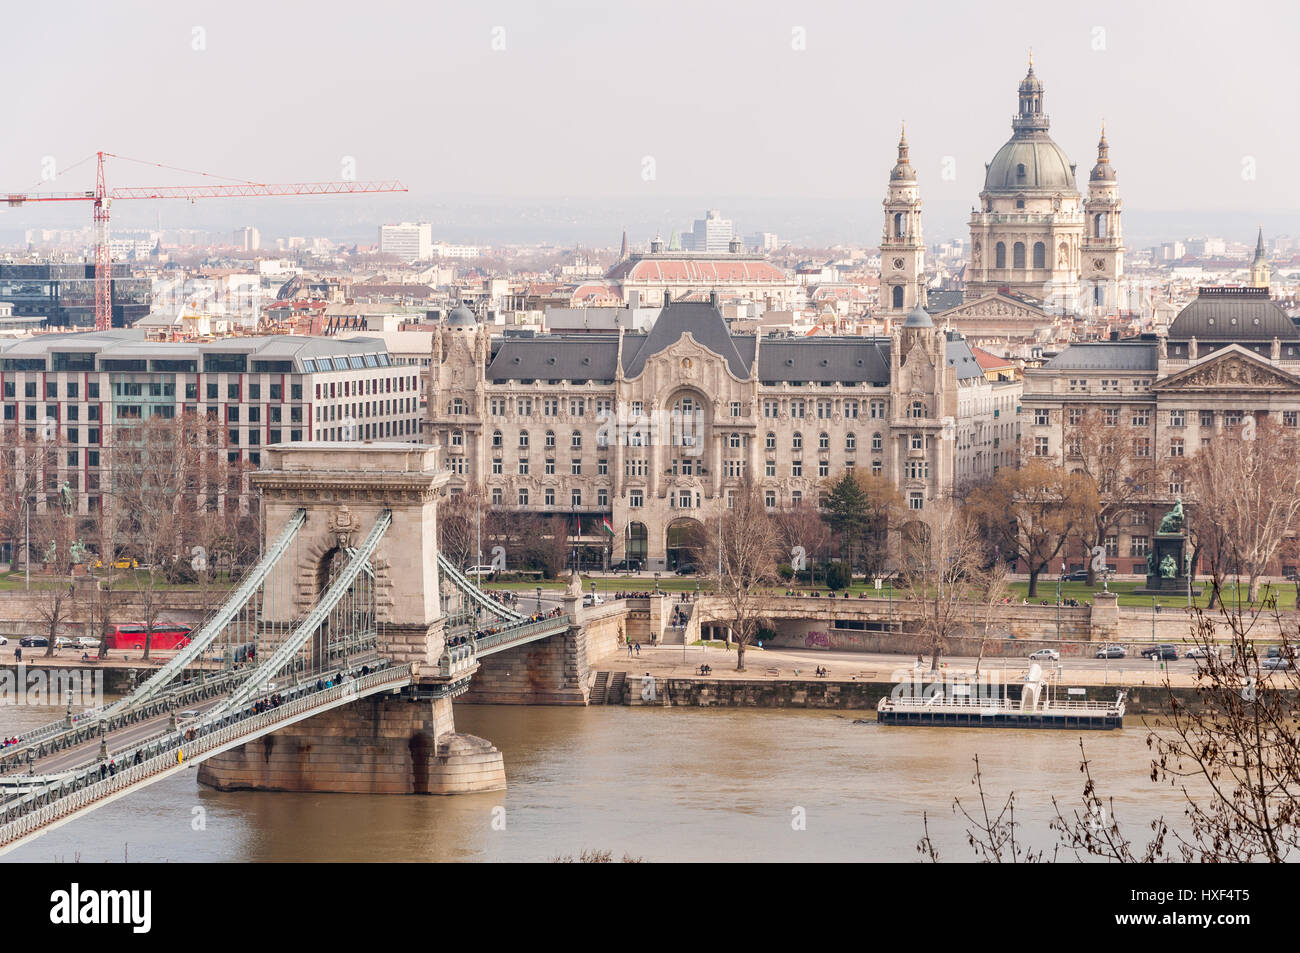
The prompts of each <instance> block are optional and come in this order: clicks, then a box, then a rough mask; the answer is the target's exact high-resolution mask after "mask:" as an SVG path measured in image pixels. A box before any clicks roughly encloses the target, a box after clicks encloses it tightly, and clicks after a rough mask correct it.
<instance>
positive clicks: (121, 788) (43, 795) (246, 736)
mask: <svg viewBox="0 0 1300 953" xmlns="http://www.w3.org/2000/svg"><path fill="white" fill-rule="evenodd" d="M410 683H411V669H410V666H396V667H392V668H385V669H381V670H380V671H377V672H371V673H369V674H367V675H363V676H361V677H360V678H354V679H345V680H343V681H340V682H337V683H335V684H334V685H333V686H331V687H329V688H323V689H316V688H315V687H314V686H310V685H309V686H303V689H304V690H303V691H302V692H301V693H300V694H299V695H298V696H297V697H295V698H290V699H289V700H287V701H286V702H284V703H283V704H282V705H280V706H278V707H274V708H268V709H266V710H264V711H261V712H259V713H256V714H254V713H253V712H252V711H251V709H241V710H240V711H238V712H234V713H231V714H229V715H227V716H225V717H223V718H222V719H220V721H218V722H214V723H212V724H204V723H203V722H202V720H201V719H200V720H199V721H198V722H197V723H196V727H195V737H194V738H192V739H189V740H187V739H186V738H185V732H184V731H183V730H178V731H176V732H171V733H167V734H165V735H163V736H161V737H158V736H155V739H154V740H153V742H152V743H151V744H150V746H149V747H150V754H149V756H148V757H146V758H144V759H143V760H142V761H141V763H140V764H131V765H129V766H128V765H124V766H123V767H122V768H120V769H119V770H118V771H117V773H116V774H114V775H110V776H108V777H106V778H103V779H102V780H98V781H95V780H88V779H86V778H80V779H78V780H76V781H73V782H70V783H67V784H63V785H57V786H56V785H49V786H47V788H46V789H45V790H44V791H43V792H33V793H31V794H28V795H25V796H23V797H15V798H11V799H10V800H9V801H7V802H6V803H5V804H4V805H3V806H0V854H3V853H6V852H8V851H10V850H12V849H13V848H15V847H17V846H19V845H21V844H24V843H26V842H28V841H30V840H33V839H34V838H36V837H39V836H40V835H41V834H44V833H45V832H46V831H50V830H53V829H54V828H56V827H59V826H61V825H63V824H66V823H67V822H68V821H71V820H73V819H74V818H76V817H79V816H81V815H83V814H86V813H88V812H90V811H93V810H95V809H96V808H100V807H103V806H104V805H105V804H110V803H112V802H113V801H115V800H117V799H118V798H119V797H123V796H125V795H127V794H130V793H132V792H134V791H137V790H139V789H141V788H144V787H147V786H148V785H150V784H153V783H155V782H157V781H161V780H163V779H164V778H168V777H171V776H172V775H173V774H176V773H178V772H180V771H183V770H185V769H187V768H189V767H191V766H193V765H196V764H200V763H202V762H203V761H206V760H207V759H208V758H211V757H213V756H215V755H218V754H220V753H222V752H223V751H227V750H229V749H231V748H236V747H239V746H240V745H244V744H247V743H248V742H250V741H254V740H256V739H257V738H260V737H262V736H263V735H266V734H269V733H271V732H273V731H278V730H279V729H281V728H284V727H286V726H288V725H292V724H294V723H295V722H299V721H302V720H304V719H306V718H312V717H314V716H316V715H319V714H321V713H322V712H326V711H329V710H331V709H334V708H338V707H340V706H342V705H348V704H351V703H353V702H355V701H357V700H358V699H361V698H365V697H367V696H369V695H376V694H380V693H382V692H390V691H393V690H396V689H401V688H403V687H405V686H407V685H409V684H410ZM215 704H216V703H215V702H214V703H213V705H215Z"/></svg>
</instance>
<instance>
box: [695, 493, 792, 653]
mask: <svg viewBox="0 0 1300 953" xmlns="http://www.w3.org/2000/svg"><path fill="white" fill-rule="evenodd" d="M720 503H721V501H720ZM730 503H731V505H730V506H729V507H728V508H727V509H725V510H723V512H722V517H721V522H722V526H721V531H720V532H719V534H718V536H719V539H717V540H714V539H713V537H712V534H710V537H709V542H708V544H707V545H708V551H707V555H706V562H707V563H708V567H709V571H710V573H711V574H712V578H713V579H714V580H715V581H716V583H717V586H718V593H719V595H720V596H721V597H722V603H723V606H724V607H725V611H726V613H727V621H728V622H729V623H730V625H731V628H732V634H733V636H734V637H735V641H736V671H738V672H743V671H744V670H745V647H746V646H748V645H750V644H751V643H752V642H753V641H754V640H755V639H757V638H758V632H759V629H760V628H761V626H762V623H763V620H764V618H765V617H766V611H767V608H768V595H767V592H766V590H767V587H769V586H771V585H773V584H775V582H776V580H777V578H778V576H777V573H776V562H775V560H774V559H773V553H775V552H777V551H778V548H779V547H780V545H781V534H780V531H779V530H778V529H777V526H776V522H775V521H774V520H773V519H772V517H771V515H770V514H769V513H768V512H767V508H766V506H765V505H764V502H763V494H762V492H761V491H760V490H759V488H758V487H757V486H755V485H754V483H753V482H752V481H749V480H746V481H745V483H744V484H743V485H742V486H741V487H740V489H738V490H737V491H736V493H735V495H734V496H733V497H730Z"/></svg>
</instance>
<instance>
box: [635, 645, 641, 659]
mask: <svg viewBox="0 0 1300 953" xmlns="http://www.w3.org/2000/svg"><path fill="white" fill-rule="evenodd" d="M636 657H637V658H640V657H641V643H640V642H637V643H636Z"/></svg>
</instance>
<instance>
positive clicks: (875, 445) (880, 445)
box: [871, 433, 885, 450]
mask: <svg viewBox="0 0 1300 953" xmlns="http://www.w3.org/2000/svg"><path fill="white" fill-rule="evenodd" d="M884 448H885V440H884V438H883V437H881V436H880V434H878V433H873V434H872V435H871V449H872V450H883V449H884Z"/></svg>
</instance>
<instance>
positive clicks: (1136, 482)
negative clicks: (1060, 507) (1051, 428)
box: [1065, 409, 1159, 586]
mask: <svg viewBox="0 0 1300 953" xmlns="http://www.w3.org/2000/svg"><path fill="white" fill-rule="evenodd" d="M1067 413H1069V411H1067ZM1065 463H1066V466H1067V467H1068V468H1069V470H1070V472H1071V473H1073V474H1076V475H1082V476H1083V477H1085V478H1086V479H1087V480H1089V481H1090V482H1091V483H1092V487H1093V492H1092V493H1089V494H1086V495H1085V496H1084V498H1083V501H1082V509H1081V512H1080V520H1079V537H1080V540H1081V541H1082V543H1083V549H1084V556H1085V557H1087V555H1088V554H1089V553H1091V552H1092V550H1093V549H1095V548H1096V547H1097V546H1102V545H1104V544H1105V541H1106V537H1107V535H1109V534H1110V533H1111V531H1113V530H1114V529H1115V528H1116V527H1117V525H1118V523H1119V520H1120V518H1121V517H1124V516H1128V515H1131V514H1132V513H1135V512H1137V511H1138V510H1139V509H1141V508H1142V505H1143V504H1144V503H1146V502H1148V501H1149V500H1150V498H1151V491H1152V489H1153V487H1154V484H1155V482H1156V479H1157V477H1158V476H1159V473H1158V469H1157V465H1156V457H1155V450H1154V448H1153V446H1152V443H1151V437H1150V429H1149V427H1142V426H1139V425H1136V424H1135V425H1134V426H1132V427H1130V426H1127V425H1126V424H1125V423H1124V422H1123V421H1121V420H1120V416H1119V413H1118V412H1117V411H1112V412H1111V413H1110V414H1109V415H1108V414H1107V413H1106V412H1103V411H1101V410H1096V409H1093V410H1089V411H1087V412H1086V413H1083V414H1081V415H1078V416H1077V417H1075V418H1072V419H1071V422H1070V423H1069V424H1068V425H1067V426H1066V428H1065ZM1085 565H1086V566H1087V570H1088V585H1090V586H1093V585H1096V583H1097V573H1096V570H1095V569H1094V568H1093V565H1092V560H1091V559H1086V558H1085Z"/></svg>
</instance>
